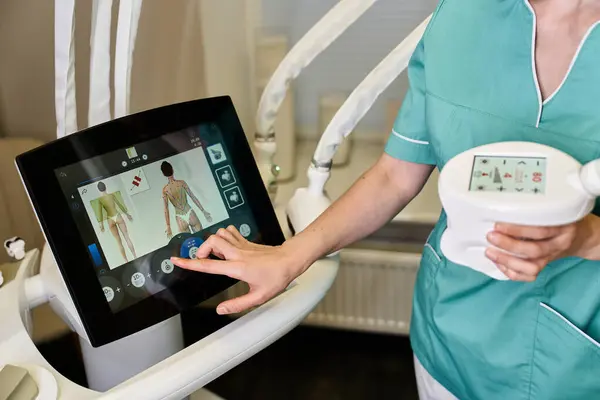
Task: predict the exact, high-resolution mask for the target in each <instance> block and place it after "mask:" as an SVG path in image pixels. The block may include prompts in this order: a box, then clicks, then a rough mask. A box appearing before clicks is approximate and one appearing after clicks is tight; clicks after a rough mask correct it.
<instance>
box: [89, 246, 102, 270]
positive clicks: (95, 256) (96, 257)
mask: <svg viewBox="0 0 600 400" xmlns="http://www.w3.org/2000/svg"><path fill="white" fill-rule="evenodd" d="M88 250H89V252H90V255H91V256H92V260H93V261H94V265H95V266H96V267H99V266H100V265H102V257H101V256H100V252H99V251H98V246H96V244H90V245H89V246H88Z"/></svg>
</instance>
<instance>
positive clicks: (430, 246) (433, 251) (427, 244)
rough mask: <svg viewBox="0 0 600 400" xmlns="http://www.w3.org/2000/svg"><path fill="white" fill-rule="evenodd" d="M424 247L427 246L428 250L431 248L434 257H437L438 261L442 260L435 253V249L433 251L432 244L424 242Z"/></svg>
mask: <svg viewBox="0 0 600 400" xmlns="http://www.w3.org/2000/svg"><path fill="white" fill-rule="evenodd" d="M425 248H428V249H429V250H431V252H432V253H433V255H434V256H435V258H437V260H438V262H442V257H440V255H439V254H438V253H437V251H435V249H434V248H433V246H432V245H431V244H429V243H425Z"/></svg>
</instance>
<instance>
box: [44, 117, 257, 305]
mask: <svg viewBox="0 0 600 400" xmlns="http://www.w3.org/2000/svg"><path fill="white" fill-rule="evenodd" d="M230 160H231V155H230V154H229V152H228V151H227V146H226V145H225V144H224V143H223V134H222V132H221V129H220V128H219V126H218V125H217V124H215V123H210V122H209V123H202V124H199V125H197V126H193V127H190V128H187V129H184V130H180V131H177V132H172V133H167V134H165V135H164V136H161V137H159V138H156V139H152V140H148V141H144V142H140V143H139V144H136V145H134V146H131V147H127V148H123V149H119V150H115V151H112V152H109V153H106V154H103V155H100V156H96V157H92V158H89V159H86V160H82V161H79V162H77V163H74V164H70V165H67V166H64V167H60V168H57V169H55V170H54V173H55V176H56V178H57V180H58V182H59V183H60V187H61V189H62V192H63V195H64V197H65V200H66V201H68V202H69V204H70V213H71V217H72V218H73V220H74V221H75V224H76V226H77V233H78V234H79V235H80V237H81V239H82V240H83V242H84V244H85V247H86V249H87V252H88V256H89V259H90V261H91V262H92V263H93V265H94V270H95V272H96V274H97V276H98V279H99V281H100V283H101V285H102V290H103V292H104V295H105V296H106V301H107V302H108V304H109V306H110V308H111V310H112V311H113V312H118V311H120V310H122V309H123V308H125V307H128V306H130V305H132V304H134V303H136V302H138V301H140V300H142V299H144V298H146V297H148V296H151V295H153V294H155V293H157V292H159V291H162V290H163V289H164V288H165V286H168V285H169V282H171V281H172V280H173V279H177V275H178V274H179V272H180V271H179V269H177V268H175V267H174V266H173V264H172V263H171V261H170V257H171V256H174V255H176V256H180V257H185V258H194V257H195V252H196V250H197V249H198V247H199V246H200V245H201V244H202V242H203V241H204V240H206V239H207V238H208V236H210V234H212V233H214V231H215V229H211V228H213V227H215V228H217V227H226V226H228V225H234V226H235V227H237V228H238V230H239V231H240V233H241V234H242V235H244V236H245V237H246V238H247V239H248V240H251V241H252V240H256V239H257V233H258V229H257V226H256V223H255V220H254V216H253V214H252V210H251V209H250V207H249V206H248V204H247V203H246V201H245V199H246V198H247V196H248V193H247V192H246V191H245V190H244V188H243V187H242V186H240V183H239V182H238V180H237V179H236V177H237V176H238V171H237V169H236V168H235V167H234V166H233V165H232V164H231V162H230Z"/></svg>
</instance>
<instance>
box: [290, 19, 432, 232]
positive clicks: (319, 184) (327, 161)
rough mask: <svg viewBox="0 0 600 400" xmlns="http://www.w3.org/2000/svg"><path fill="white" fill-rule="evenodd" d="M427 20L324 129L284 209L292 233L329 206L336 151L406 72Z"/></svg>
mask: <svg viewBox="0 0 600 400" xmlns="http://www.w3.org/2000/svg"><path fill="white" fill-rule="evenodd" d="M430 19H431V16H429V17H427V18H426V19H425V21H423V22H422V23H421V24H420V25H419V26H418V27H417V28H416V29H415V30H414V31H413V32H412V33H411V34H410V35H409V36H408V37H407V38H406V39H404V40H403V41H402V43H400V45H398V47H396V49H394V50H393V51H392V52H391V53H390V54H389V55H388V56H387V57H386V58H385V59H384V60H383V61H382V62H381V63H380V64H379V65H378V66H377V67H376V68H375V69H374V70H373V71H372V72H371V73H370V74H369V75H368V76H367V77H366V78H365V80H363V81H362V82H361V83H360V85H359V86H358V87H357V88H356V89H355V90H354V92H352V94H351V95H350V97H348V100H346V102H345V103H344V105H343V106H342V107H341V108H340V110H339V111H338V112H337V113H336V115H335V116H334V117H333V119H332V121H331V122H330V124H329V125H328V126H327V129H326V130H325V132H324V133H323V135H322V136H321V140H320V141H319V144H318V145H317V149H316V151H315V154H314V156H313V160H312V163H311V166H310V167H309V169H308V172H307V174H308V188H300V189H298V190H296V192H295V193H294V196H293V197H292V199H291V200H290V202H289V204H288V206H287V210H286V212H287V216H288V221H289V224H290V225H291V226H290V228H291V230H292V231H293V232H298V233H299V232H301V231H303V230H304V229H305V228H306V227H308V226H309V225H310V224H311V223H312V222H313V221H314V220H316V219H317V218H318V217H319V216H320V215H321V214H322V213H323V212H324V211H325V210H326V209H327V208H328V207H329V206H330V205H331V200H330V199H329V198H328V197H327V196H326V195H325V192H324V190H325V184H326V183H327V181H328V180H329V177H330V175H331V174H330V170H331V164H332V161H333V156H334V155H335V152H336V150H337V149H338V147H339V145H340V144H341V143H342V142H343V140H344V138H345V137H346V136H348V135H349V134H350V133H351V132H352V130H354V128H355V127H356V125H357V124H358V123H359V122H360V120H361V119H362V118H363V117H364V115H365V114H366V113H367V111H369V110H370V109H371V107H373V104H374V103H375V101H376V100H377V98H378V97H379V95H380V94H381V93H382V92H383V91H384V90H385V89H387V87H388V86H390V85H391V83H392V82H393V81H394V80H395V79H396V78H398V76H399V75H400V74H401V73H402V72H403V71H404V70H405V69H406V68H407V66H408V63H409V61H410V58H411V56H412V54H413V52H414V51H415V49H416V47H417V45H418V43H419V41H420V40H421V38H422V37H423V34H424V33H425V30H426V29H427V25H428V24H429V21H430Z"/></svg>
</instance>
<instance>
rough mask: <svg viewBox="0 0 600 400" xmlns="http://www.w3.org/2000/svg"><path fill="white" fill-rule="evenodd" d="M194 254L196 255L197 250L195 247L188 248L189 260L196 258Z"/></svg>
mask: <svg viewBox="0 0 600 400" xmlns="http://www.w3.org/2000/svg"><path fill="white" fill-rule="evenodd" d="M196 253H198V248H197V247H192V248H190V252H189V254H190V258H191V259H194V258H196Z"/></svg>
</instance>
